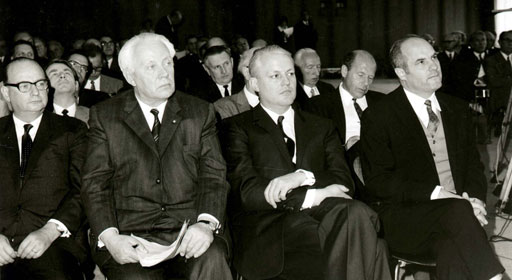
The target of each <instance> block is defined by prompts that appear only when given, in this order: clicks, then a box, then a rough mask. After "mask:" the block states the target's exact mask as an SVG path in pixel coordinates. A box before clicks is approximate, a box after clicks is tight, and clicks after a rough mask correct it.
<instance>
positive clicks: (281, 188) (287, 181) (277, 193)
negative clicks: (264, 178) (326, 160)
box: [264, 172, 306, 208]
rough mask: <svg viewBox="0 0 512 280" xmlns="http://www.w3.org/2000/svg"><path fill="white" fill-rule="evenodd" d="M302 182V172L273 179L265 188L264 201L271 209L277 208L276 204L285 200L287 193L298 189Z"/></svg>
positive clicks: (304, 176)
mask: <svg viewBox="0 0 512 280" xmlns="http://www.w3.org/2000/svg"><path fill="white" fill-rule="evenodd" d="M304 180H306V175H305V174H304V173H302V172H293V173H289V174H286V175H283V176H281V177H277V178H274V179H273V180H272V181H270V183H269V184H268V186H267V187H266V188H265V192H264V195H265V200H266V201H267V202H268V203H269V204H270V205H271V206H272V207H274V208H277V203H278V202H281V201H284V200H286V195H287V194H288V192H289V191H291V190H293V189H295V188H298V187H300V184H302V182H304Z"/></svg>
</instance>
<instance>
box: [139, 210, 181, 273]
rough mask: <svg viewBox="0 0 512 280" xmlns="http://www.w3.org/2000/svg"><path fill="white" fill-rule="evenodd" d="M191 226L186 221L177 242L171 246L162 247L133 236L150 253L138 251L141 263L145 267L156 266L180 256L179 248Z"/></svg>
mask: <svg viewBox="0 0 512 280" xmlns="http://www.w3.org/2000/svg"><path fill="white" fill-rule="evenodd" d="M188 224H189V220H186V221H185V222H184V223H183V226H181V230H180V234H179V235H178V238H177V239H176V241H174V242H173V243H172V244H171V245H169V246H164V245H160V244H158V243H156V242H150V241H147V240H146V239H144V238H141V237H138V236H135V235H133V234H132V237H133V238H135V239H137V240H138V241H139V242H140V243H141V244H142V245H143V246H144V248H146V250H147V251H148V252H147V253H144V252H142V251H141V250H136V251H137V256H138V257H139V263H140V265H142V266H143V267H149V266H154V265H156V264H159V263H161V262H163V261H166V260H169V259H172V258H174V257H175V256H176V255H177V254H178V248H179V247H180V245H181V241H182V240H183V236H185V232H186V231H187V228H188Z"/></svg>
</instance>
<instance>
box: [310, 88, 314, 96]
mask: <svg viewBox="0 0 512 280" xmlns="http://www.w3.org/2000/svg"><path fill="white" fill-rule="evenodd" d="M309 93H311V97H313V96H315V95H316V94H315V88H311V91H310V92H309Z"/></svg>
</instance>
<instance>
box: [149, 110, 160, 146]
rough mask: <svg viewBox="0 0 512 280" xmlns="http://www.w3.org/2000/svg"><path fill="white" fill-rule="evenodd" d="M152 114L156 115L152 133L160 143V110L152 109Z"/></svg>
mask: <svg viewBox="0 0 512 280" xmlns="http://www.w3.org/2000/svg"><path fill="white" fill-rule="evenodd" d="M150 112H151V114H153V116H155V121H154V122H153V128H152V129H151V134H152V135H153V140H155V142H156V143H158V138H159V137H160V120H159V119H158V110H157V109H151V111H150Z"/></svg>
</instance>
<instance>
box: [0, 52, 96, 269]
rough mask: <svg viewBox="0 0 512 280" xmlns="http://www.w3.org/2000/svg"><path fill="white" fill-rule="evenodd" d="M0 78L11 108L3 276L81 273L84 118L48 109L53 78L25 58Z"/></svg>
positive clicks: (4, 160)
mask: <svg viewBox="0 0 512 280" xmlns="http://www.w3.org/2000/svg"><path fill="white" fill-rule="evenodd" d="M6 70H7V77H6V80H5V82H4V83H3V85H2V86H1V89H0V90H1V92H2V96H3V98H4V100H6V101H7V102H9V103H10V104H11V107H12V109H13V113H12V114H11V115H9V116H6V117H3V118H1V119H0V131H1V133H0V178H2V187H1V188H0V205H1V209H0V269H1V275H0V278H2V279H83V275H82V272H81V270H80V267H79V265H80V264H82V263H83V262H84V260H85V257H86V251H85V250H86V248H84V247H83V246H80V245H79V243H78V242H77V241H76V239H75V237H76V236H77V233H78V231H79V229H80V227H81V225H82V223H83V222H84V220H85V215H84V212H83V209H82V203H81V200H80V185H81V184H80V168H81V166H82V163H83V159H84V157H85V152H86V135H85V134H86V131H87V127H86V126H85V124H84V123H82V122H81V121H79V120H76V119H73V118H64V117H61V116H57V115H56V114H53V113H50V112H45V111H44V109H45V106H46V104H47V102H48V87H49V82H48V80H47V79H46V76H45V73H44V71H43V69H42V68H41V66H39V64H37V62H35V61H34V60H31V59H27V58H19V59H15V60H13V61H12V62H10V63H9V64H8V65H7V69H6Z"/></svg>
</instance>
